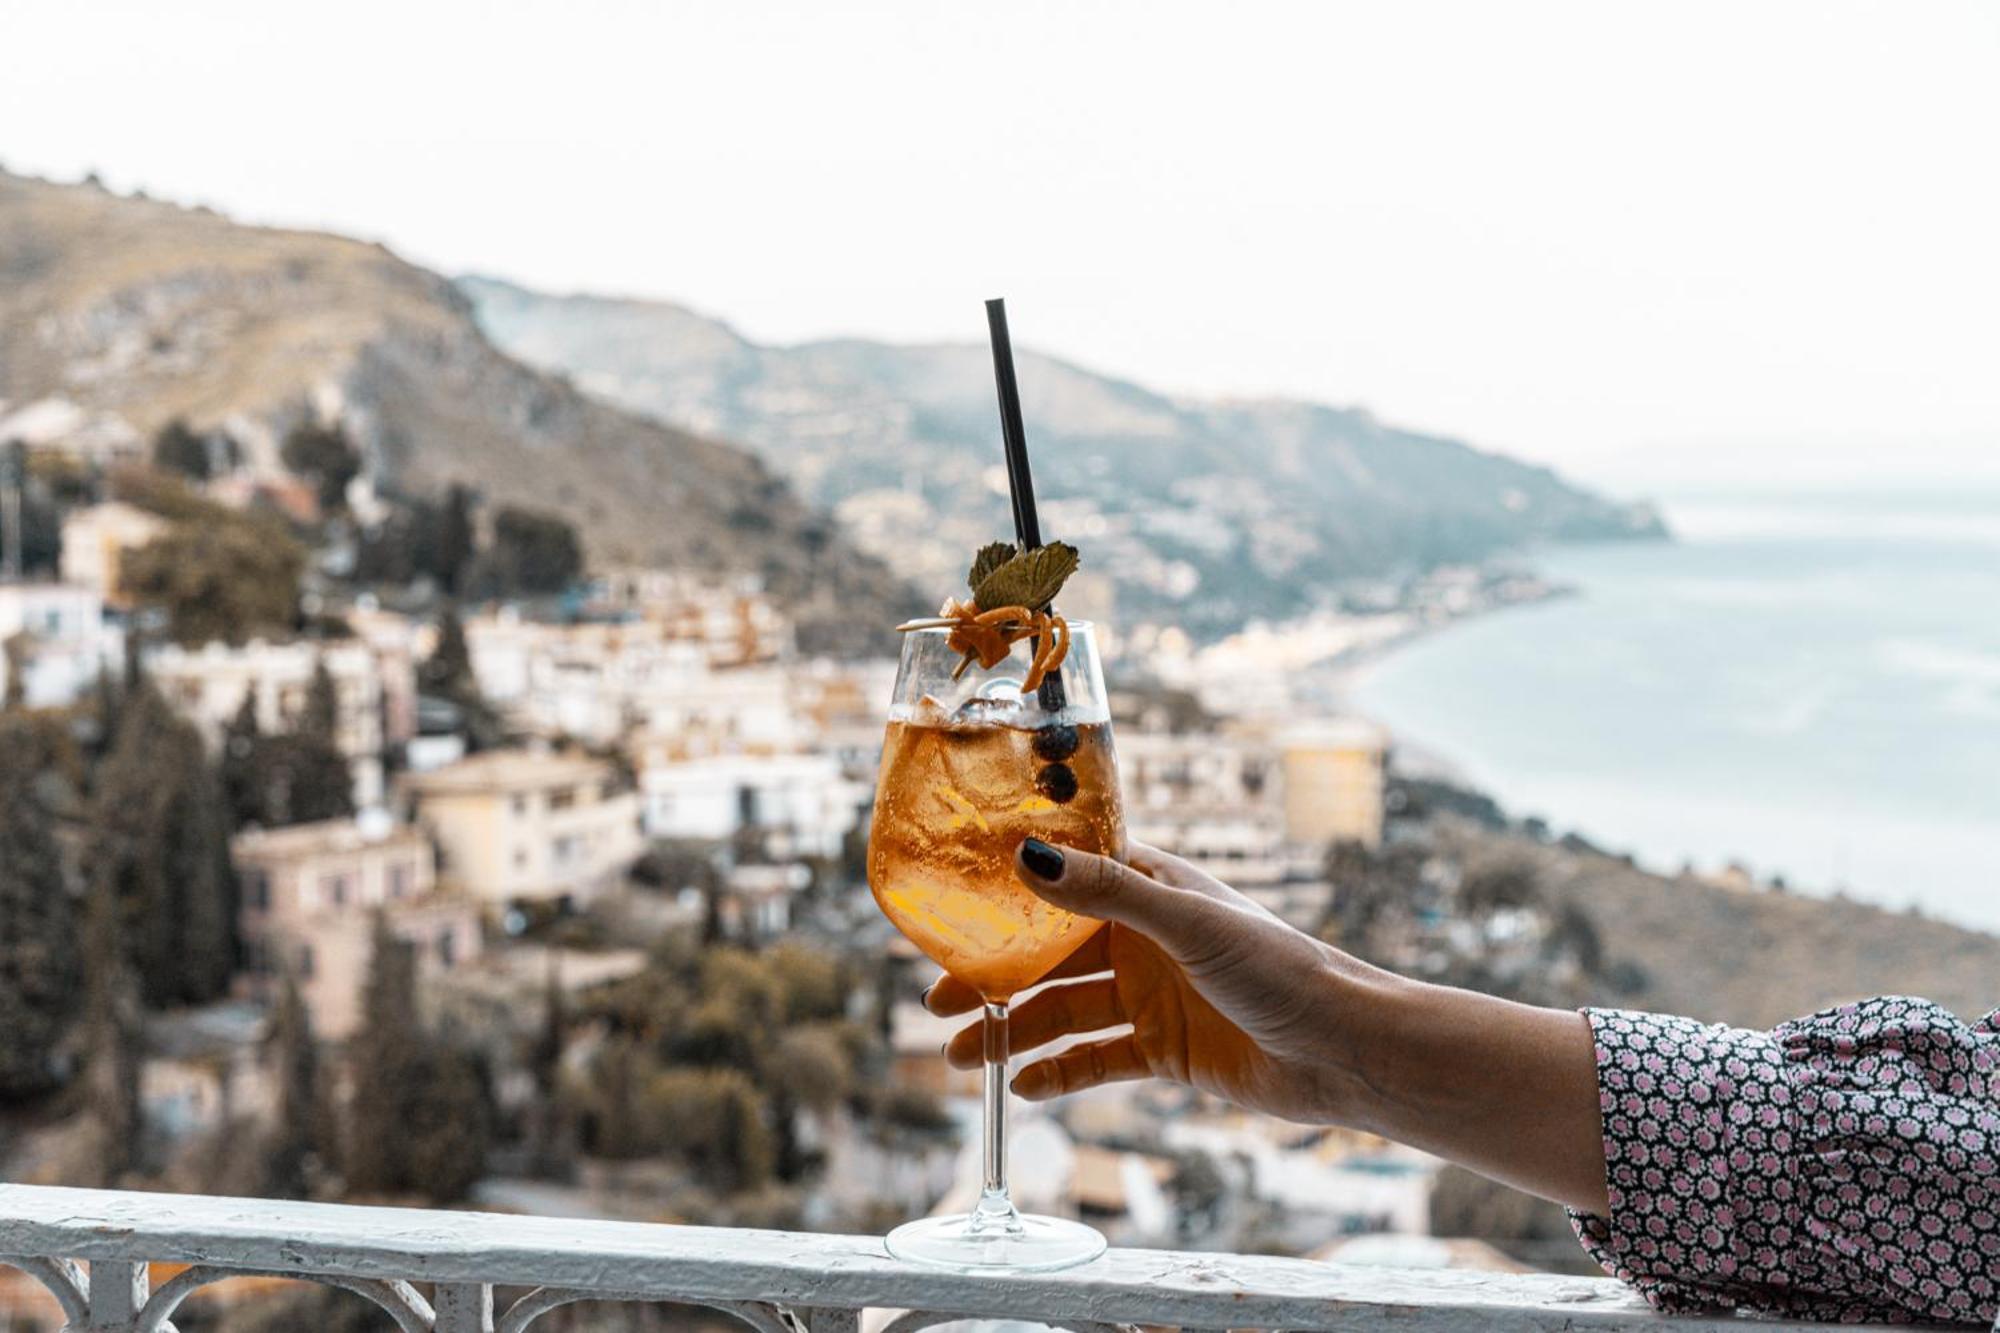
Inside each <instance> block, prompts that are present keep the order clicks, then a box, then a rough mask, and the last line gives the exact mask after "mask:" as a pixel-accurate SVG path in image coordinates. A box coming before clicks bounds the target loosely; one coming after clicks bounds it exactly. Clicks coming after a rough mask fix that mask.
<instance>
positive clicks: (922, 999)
mask: <svg viewBox="0 0 2000 1333" xmlns="http://www.w3.org/2000/svg"><path fill="white" fill-rule="evenodd" d="M936 989H937V983H936V982H935V981H933V982H932V983H931V984H930V985H928V986H926V987H924V993H923V994H922V995H919V996H918V997H917V1003H918V1004H920V1005H922V1006H924V1007H925V1008H926V1009H928V1008H929V1007H930V1003H931V992H932V991H934V990H936Z"/></svg>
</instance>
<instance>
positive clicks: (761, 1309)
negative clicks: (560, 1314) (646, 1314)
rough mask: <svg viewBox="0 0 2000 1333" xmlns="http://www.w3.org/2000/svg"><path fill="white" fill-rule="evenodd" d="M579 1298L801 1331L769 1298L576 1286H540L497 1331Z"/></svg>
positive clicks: (762, 1331) (763, 1331)
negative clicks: (686, 1310)
mask: <svg viewBox="0 0 2000 1333" xmlns="http://www.w3.org/2000/svg"><path fill="white" fill-rule="evenodd" d="M578 1301H616V1302H619V1303H628V1302H630V1303H638V1302H646V1303H650V1304H659V1305H693V1306H699V1307H701V1308H702V1309H704V1310H715V1311H718V1312H720V1313H722V1314H727V1315H734V1316H735V1317H736V1318H738V1319H741V1320H742V1321H743V1322H744V1323H746V1324H748V1325H750V1327H752V1328H754V1329H756V1330H757V1333H799V1325H798V1323H797V1321H796V1320H794V1319H793V1318H792V1317H791V1315H790V1314H789V1313H787V1312H786V1311H785V1310H784V1309H783V1307H781V1306H777V1305H772V1304H769V1303H767V1302H765V1301H680V1300H675V1299H674V1298H673V1297H672V1296H661V1295H657V1294H655V1293H652V1292H643V1291H592V1290H590V1289H588V1288H576V1287H537V1288H535V1289H534V1290H533V1291H531V1292H529V1293H528V1294H527V1295H525V1296H522V1297H521V1298H520V1299H518V1300H516V1301H515V1302H514V1303H513V1304H512V1305H510V1306H508V1307H507V1313H506V1314H504V1315H502V1316H501V1317H500V1320H499V1322H498V1323H496V1324H495V1325H494V1333H525V1330H526V1329H527V1327H528V1325H530V1324H532V1323H534V1322H535V1320H537V1319H539V1318H541V1317H542V1316H543V1315H545V1314H547V1313H548V1312H549V1311H551V1310H553V1309H556V1308H557V1307H559V1306H564V1305H574V1304H576V1303H577V1302H578Z"/></svg>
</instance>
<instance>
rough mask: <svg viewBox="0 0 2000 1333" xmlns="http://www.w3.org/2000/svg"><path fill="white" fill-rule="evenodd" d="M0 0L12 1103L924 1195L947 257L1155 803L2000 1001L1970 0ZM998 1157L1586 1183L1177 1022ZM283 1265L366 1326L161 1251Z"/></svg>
mask: <svg viewBox="0 0 2000 1333" xmlns="http://www.w3.org/2000/svg"><path fill="white" fill-rule="evenodd" d="M7 46H8V49H9V53H10V56H11V59H9V60H8V62H7V72H6V75H5V77H4V79H0V640H4V645H5V653H4V659H0V680H4V712H0V1031H5V1032H6V1033H7V1040H6V1042H5V1044H4V1048H0V1179H6V1180H16V1181H35V1182H48V1183H71V1184H85V1185H112V1184H117V1185H122V1186H126V1187H135V1188H159V1189H175V1190H191V1191H202V1192H214V1193H234V1194H264V1195H272V1196H281V1197H292V1198H314V1199H329V1200H375V1201H392V1202H400V1203H413V1204H439V1205H451V1206H460V1205H463V1206H476V1207H479V1208H484V1209H491V1210H500V1211H521V1212H531V1213H543V1214H551V1215H557V1216H610V1217H623V1218H633V1219H642V1220H672V1221H692V1222H704V1223H717V1224H725V1225H759V1226H764V1225H769V1226H783V1227H797V1228H807V1229H823V1230H846V1231H863V1232H873V1231H879V1230H882V1229H884V1228H886V1227H887V1226H889V1225H891V1224H892V1223H894V1222H897V1221H900V1220H903V1219H905V1218H908V1217H912V1216H917V1215H921V1214H923V1213H925V1212H928V1211H931V1210H933V1209H942V1208H949V1207H951V1206H953V1205H954V1204H960V1203H962V1201H963V1199H964V1198H965V1196H966V1194H967V1191H969V1190H972V1189H975V1188H976V1184H977V1179H976V1177H977V1164H976V1162H974V1161H973V1160H972V1158H973V1154H974V1153H975V1152H976V1142H977V1136H976V1133H975V1132H974V1131H975V1128H976V1105H975V1104H974V1100H973V1096H972V1094H973V1093H974V1091H975V1089H973V1088H972V1087H971V1085H970V1084H968V1083H966V1082H964V1081H962V1080H961V1079H960V1078H959V1077H958V1076H956V1075H952V1074H950V1073H949V1072H948V1071H947V1070H946V1069H945V1067H944V1065H943V1062H942V1060H941V1059H940V1057H939V1056H938V1045H939V1042H940V1041H941V1040H942V1038H943V1037H944V1036H945V1035H946V1030H945V1029H944V1028H943V1027H942V1026H941V1025H940V1024H938V1023H937V1022H935V1021H934V1020H931V1019H929V1018H928V1017H927V1016H926V1015H925V1014H924V1013H923V1012H922V1010H921V1009H919V1008H918V1006H917V1004H916V996H917V994H918V992H919V990H920V989H921V988H922V986H923V985H924V984H926V983H927V982H928V981H929V980H930V978H931V975H932V969H931V968H930V967H929V965H928V964H927V963H925V962H924V960H922V959H921V958H920V957H918V956H916V955H915V954H914V953H913V952H912V951H911V950H910V949H909V947H908V946H907V945H905V944H903V943H902V941H901V940H900V939H899V938H898V937H897V936H896V935H895V934H894V933H893V932H892V931H891V930H890V929H889V927H888V926H887V924H886V923H885V922H883V921H882V920H881V918H880V917H879V915H878V914H877V913H876V911H875V909H874V906H873V903H872V901H871V899H870V897H869V895H868V891H867V887H866V885H865V883H864V882H863V878H862V857H863V851H864V848H865V845H866V839H867V832H868V819H869V807H870V804H871V801H872V797H873V790H874V780H875V771H874V770H875V762H876V757H877V752H878V749H879V745H880V740H881V728H882V724H883V718H884V706H885V704H886V701H887V699H888V693H889V686H890V682H891V679H892V677H893V671H894V661H893V657H894V653H895V651H896V648H897V644H896V641H895V636H894V635H893V633H891V626H892V625H893V624H895V623H896V622H897V621H898V620H901V619H903V618H904V617H905V616H906V615H908V614H912V613H916V612H922V611H925V610H927V609H930V608H932V607H934V606H935V605H936V604H937V603H938V602H940V601H941V600H942V599H943V598H944V597H945V596H946V595H950V594H957V593H959V592H961V591H962V589H961V584H962V580H963V576H964V569H965V565H966V563H967V561H968V559H969V557H970V554H971V552H972V551H973V550H975V549H976V548H977V547H978V546H979V545H981V544H983V543H985V542H987V541H990V540H994V539H996V538H1003V537H1005V536H1006V535H1007V533H1008V531H1009V522H1008V514H1007V502H1006V480H1005V472H1004V468H1003V466H1002V457H1001V451H1000V445H999V431H998V422H997V416H996V412H995V408H994V392H993V384H992V374H991V362H990V358H989V355H988V352H987V349H986V347H985V345H984V342H983V337H984V325H983V320H982V312H981V310H980V304H979V303H980V301H981V300H982V299H983V298H985V297H988V296H994V295H1004V296H1006V297H1007V298H1008V299H1009V305H1010V310H1011V313H1012V318H1013V329H1014V338H1015V342H1016V346H1017V349H1019V355H1020V381H1021V388H1022V393H1023V397H1024V402H1025V410H1026V417H1027V430H1028V441H1029V447H1030V450H1031V452H1032V454H1033V457H1034V459H1035V466H1036V472H1037V481H1038V485H1039V491H1040V495H1041V500H1042V509H1043V526H1044V530H1045V531H1046V532H1047V533H1049V534H1050V535H1051V536H1054V537H1061V538H1063V539H1065V540H1069V541H1071V542H1073V543H1075V544H1076V545H1077V546H1078V547H1080V548H1081V550H1082V552H1083V561H1084V563H1083V569H1082V572H1080V573H1079V574H1078V575H1077V576H1076V578H1075V579H1074V580H1073V581H1072V582H1071V584H1070V585H1069V588H1068V590H1067V591H1066V592H1065V594H1064V609H1065V610H1066V611H1067V612H1069V613H1070V614H1071V615H1073V616H1087V617H1089V618H1092V619H1094V620H1096V621H1098V622H1099V623H1100V624H1101V625H1103V626H1105V627H1106V628H1107V637H1108V640H1109V646H1110V650H1111V651H1110V658H1109V664H1110V673H1111V676H1112V685H1113V690H1114V694H1115V696H1116V726H1117V731H1118V736H1117V746H1118V751H1119V758H1120V764H1121V769H1122V772H1123V777H1124V782H1125V786H1126V797H1127V809H1128V815H1129V819H1130V824H1131V831H1132V833H1133V835H1134V836H1137V837H1140V838H1143V839H1145V840H1147V841H1150V842H1154V843H1157V844H1160V845H1162V846H1165V847H1168V848H1170V849H1172V850H1176V851H1178V852H1180V853H1181V854H1183V855H1186V856H1188V857H1190V858H1192V859H1194V860H1196V861H1197V862H1199V863H1201V864H1203V865H1205V866H1207V867H1209V868H1210V869H1212V870H1214V871H1215V872H1216V873H1217V874H1218V875H1220V876H1221V877H1223V878H1224V879H1226V880H1228V881H1229V882H1231V883H1233V884H1235V885H1237V886H1238V887H1239V888H1241V889H1243V890H1244V891H1245V892H1247V893H1250V894H1252V895H1254V896H1256V897H1258V898H1259V899H1260V900H1261V901H1263V902H1265V903H1267V904H1268V905H1270V906H1271V907H1272V908H1273V909H1274V910H1276V911H1278V912H1280V913H1282V914H1283V915H1285V916H1286V917H1287V918H1288V919H1290V920H1292V921H1293V922H1295V923H1297V924H1298V925H1300V926H1301V927H1302V928H1304V929H1307V930H1310V931H1313V932H1315V933H1318V934H1320V935H1322V936H1324V937H1325V938H1327V939H1329V940H1332V941H1335V942H1337V943H1338V944H1340V945H1341V946H1342V947H1343V948H1347V949H1349V950H1352V951H1354V952H1356V953H1358V954H1361V955H1362V956H1365V957H1368V958H1370V959H1372V960H1375V961H1377V962H1380V963H1383V964H1384V965H1387V966H1391V967H1394V968H1398V969H1401V970H1403V971H1406V972H1410V973H1413V974H1417V975H1421V976H1425V977H1430V978H1434V979H1437V980H1442V981H1448V982H1452V983H1455V984H1460V985H1468V986H1475V987H1479V988H1481V989H1486V990H1490V991H1494V992H1497V993H1502V994H1506V995H1511V996H1516V997H1519V998H1522V999H1526V1000H1530V1001H1535V1002H1541V1003H1550V1004H1564V1005H1570V1004H1587V1003H1588V1004H1614V1005H1621V1006H1626V1007H1632V1008H1654V1009H1664V1010H1671V1011H1676V1012H1682V1013H1689V1014H1694V1015H1696V1016H1699V1017H1701V1018H1704V1019H1711V1020H1718V1021H1729V1022H1733V1023H1739V1024H1745V1025H1764V1024H1769V1023H1771V1022H1774V1021H1777V1020H1779V1019H1782V1018H1785V1017H1789V1016H1792V1015H1795V1014H1798V1013H1803V1012H1806V1011H1809V1010H1811V1009H1813V1008H1816V1007H1819V1006H1821V1005H1824V1004H1828V1003H1833V1002H1837V1001H1840V1000H1844V999H1850V998H1854V997H1857V996H1862V995H1867V994H1875V993H1883V992H1894V991H1915V992H1919V993H1922V994H1925V995H1928V996H1930V997H1932V998H1934V999H1937V1000H1939V1001H1941V1002H1943V1003H1945V1004H1947V1005H1949V1006H1951V1007H1953V1008H1955V1009H1957V1010H1958V1011H1959V1012H1961V1013H1963V1014H1967V1015H1975V1014H1977V1013H1979V1012H1983V1011H1984V1010H1985V1009H1987V1008H1990V1007H1991V1006H1992V1005H1994V1004H1995V1003H2000V987H1996V985H1995V982H1994V978H1995V977H2000V939H1996V938H1995V936H1994V935H1993V934H1992V932H1993V931H1994V930H1995V929H2000V893H1996V892H1995V890H1996V889H2000V870H1996V866H2000V781H1996V779H2000V768H1996V761H1995V756H1996V755H2000V615H1996V614H1995V608H1996V605H2000V376H1996V375H1995V374H1994V373H1993V367H1994V366H1995V365H1996V364H2000V330H1996V326H1995V324H1994V322H1993V318H1992V312H1993V311H1994V310H1995V309H1996V308H2000V250H1996V249H1995V247H1994V245H1993V243H1992V238H1993V237H1994V236H1995V235H1996V234H2000V176H1996V175H1995V173H1994V172H1993V171H1992V170H1991V169H1990V164H1991V162H1992V161H1993V160H1994V158H1995V154H1996V148H2000V144H1996V127H2000V83H1996V81H1995V80H1994V79H1993V78H1992V77H1991V72H1992V70H1993V68H1994V62H1995V57H1996V56H2000V16H1997V15H1996V13H1995V11H1994V10H1993V9H1991V8H1990V7H1987V6H1983V5H1978V4H1971V3H1964V4H1953V3H1940V4H1934V5H1926V6H1922V7H1917V8H1912V7H1899V8H1890V7H1883V6H1876V5H1868V4H1846V3H1835V4H1823V3H1817V4H1784V3H1778V4H1768V5H1760V6H1756V7H1752V8H1747V9H1746V8H1744V7H1740V6H1730V5H1712V4H1694V5H1687V4H1683V5H1676V6H1673V7H1671V8H1668V7H1615V8H1607V7H1604V6H1600V5H1591V4H1582V3H1578V4H1567V3H1529V4H1521V5H1509V6H1500V7H1496V6H1488V5H1479V4H1474V3H1414V4H1399V5H1394V6H1390V5H1315V6H1305V5H1277V4H1251V5H1232V6H1228V7H1220V6H1201V5H1190V4H1177V3H1174V4H1162V3H1151V4H1145V5H1140V4H1125V3H1105V4H1096V5H1090V6H1076V5H1054V4H1017V5H1011V6H1008V7H1006V8H1005V9H1004V10H993V9H975V8H973V7H969V6H953V5H934V4H924V3H914V2H912V3H899V4H856V5H845V6H823V5H808V4H790V3H775V2H763V0H760V2H758V3H746V4H728V5H724V4H675V5H653V4H636V3H635V4H612V3H602V4H572V5H566V6H560V7H558V6H554V5H470V4H429V5H423V6H408V5H399V6H392V5H383V4H372V3H355V4H349V5H345V6H342V7H340V9H339V10H338V11H333V10H326V9H319V8H300V7H296V6H293V7H278V8H275V9H274V8H273V7H271V6H268V5H250V4H225V3H193V4H182V5H176V6H148V5H138V4H108V3H106V4H90V5H74V6H38V7H32V8H29V9H27V10H24V11H22V12H19V13H15V14H12V15H10V16H9V19H8V23H7ZM412 1014H415V1015H417V1016H418V1019H417V1021H415V1022H412V1021H410V1015H412ZM1014 1160H1015V1171H1016V1177H1017V1179H1016V1192H1017V1197H1019V1198H1020V1199H1021V1201H1022V1202H1023V1204H1024V1205H1027V1206H1032V1207H1034V1208H1037V1209H1042V1210H1049V1211H1056V1212H1062V1213H1067V1214H1070V1215H1075V1216H1081V1217H1084V1218H1086V1219H1088V1220H1090V1221H1092V1222H1093V1223H1094V1224H1095V1225H1098V1226H1099V1227H1101V1228H1102V1229H1103V1230H1105V1231H1106V1232H1107V1233H1108V1234H1109V1235H1110V1236H1111V1237H1112V1239H1113V1242H1114V1243H1117V1244H1131V1245H1149V1246H1169V1247H1180V1248H1195V1249H1214V1250H1227V1251H1239V1252H1271V1253H1283V1254H1294V1255H1313V1256H1319V1257H1338V1258H1341V1259H1344V1260H1353V1261H1359V1262H1383V1263H1396V1264H1418V1265H1436V1266H1469V1267H1484V1268H1499V1269H1508V1268H1519V1267H1534V1268H1556V1269H1575V1270H1578V1271H1581V1269H1582V1267H1583V1262H1582V1259H1581V1255H1580V1252H1579V1251H1578V1250H1577V1249H1576V1248H1575V1246H1574V1244H1573V1242H1572V1241H1570V1240H1569V1238H1568V1230H1567V1227H1566V1225H1565V1224H1564V1222H1563V1220H1562V1218H1561V1215H1560V1213H1559V1211H1558V1210H1556V1209H1554V1208H1553V1207H1550V1206H1547V1205H1544V1204H1540V1203H1538V1202H1536V1201H1534V1200H1530V1199H1527V1198H1526V1197H1524V1196H1521V1195H1517V1194H1514V1193H1512V1192H1511V1191H1507V1190H1505V1189H1502V1188H1500V1187H1497V1186H1492V1185H1487V1184H1484V1183H1482V1182H1480V1181H1478V1180H1477V1179H1475V1178H1473V1177H1471V1176H1469V1175H1467V1174H1465V1173H1462V1172H1459V1171H1456V1170H1449V1169H1440V1167H1439V1165H1438V1164H1437V1163H1436V1162H1434V1161H1432V1160H1430V1159H1427V1158H1425V1157H1423V1156H1422V1155H1420V1154H1415V1153H1412V1152H1408V1151H1405V1150H1402V1149H1400V1148H1396V1147H1394V1146H1392V1145H1388V1144H1385V1143H1383V1142H1380V1141H1378V1140H1373V1139H1370V1138H1368V1137H1367V1136H1363V1135H1357V1134H1351V1133H1347V1132H1344V1131H1339V1130H1321V1129H1308V1128H1303V1127H1299V1126H1293V1125H1286V1124H1281V1123H1278V1122H1275V1121H1270V1120H1266V1119H1263V1118H1261V1117H1256V1116H1249V1115H1244V1114H1241V1113H1238V1112H1234V1111H1232V1110H1231V1109H1229V1108H1228V1107H1226V1106H1222V1105H1218V1104H1215V1103H1212V1102H1210V1101H1208V1100H1206V1099H1204V1098H1201V1097H1198V1096H1194V1095H1190V1094H1185V1093H1181V1092H1177V1091H1172V1090H1167V1089H1162V1088H1154V1087H1146V1086H1134V1085H1126V1086H1123V1087H1118V1088H1111V1089H1104V1090H1101V1091H1099V1092H1096V1093H1092V1094H1089V1095H1087V1096H1083V1097H1079V1098H1073V1099H1071V1100H1069V1101H1068V1102H1066V1103H1062V1104H1058V1105H1056V1106H1053V1107H1049V1108H1041V1109H1037V1110H1033V1111H1029V1112H1027V1113H1025V1114H1024V1115H1022V1116H1021V1117H1020V1119H1019V1122H1018V1123H1017V1126H1016V1149H1015V1154H1014ZM565 1315H567V1316H568V1317H569V1318H570V1319H571V1323H570V1325H569V1326H570V1327H575V1328H587V1327H588V1328H594V1327H624V1326H626V1324H625V1323H624V1322H623V1321H624V1320H626V1319H627V1318H630V1319H632V1320H645V1321H651V1322H649V1323H646V1324H644V1325H638V1324H635V1325H632V1326H635V1327H636V1326H646V1327H651V1326H655V1325H657V1326H662V1327H665V1326H676V1325H675V1321H676V1320H679V1319H686V1318H688V1316H685V1315H675V1314H673V1313H672V1312H660V1311H635V1312H629V1313H628V1314H620V1315H617V1316H616V1317H615V1318H616V1320H617V1321H618V1322H615V1323H612V1324H605V1323H604V1322H603V1321H605V1320H609V1319H613V1318H614V1316H613V1315H611V1314H607V1313H605V1312H603V1311H590V1310H587V1309H586V1310H581V1311H568V1312H559V1313H558V1314H556V1315H551V1316H550V1317H549V1318H550V1320H551V1321H559V1320H560V1319H561V1318H563V1317H564V1316H565ZM301 1318H312V1319H316V1320H318V1321H320V1324H321V1325H322V1326H331V1327H350V1326H351V1327H354V1328H365V1327H370V1326H371V1325H370V1324H369V1323H368V1320H369V1319H370V1318H371V1316H370V1314H369V1307H365V1306H364V1305H363V1303H361V1302H360V1301H358V1300H354V1299H352V1298H350V1297H347V1296H342V1295H338V1294H327V1293H322V1292H318V1291H310V1292H302V1291H300V1290H298V1289H295V1288H291V1287H287V1286H285V1285H284V1284H277V1283H272V1284H259V1283H249V1282H235V1283H226V1284H221V1285H218V1286H215V1287H211V1288H208V1289H206V1290H205V1292H204V1294H203V1295H202V1296H201V1297H199V1298H198V1299H196V1300H194V1301H191V1302H190V1303H189V1305H188V1306H187V1307H185V1308H184V1310H183V1312H182V1314H181V1315H180V1316H179V1317H178V1322H179V1323H180V1326H181V1327H182V1328H184V1329H186V1328H195V1327H201V1328H220V1329H229V1330H250V1329H262V1328H275V1327H285V1326H290V1325H291V1324H293V1323H295V1322H296V1321H297V1320H299V1319H301ZM593 1321H595V1322H593ZM58 1322H59V1316H58V1315H57V1313H56V1312H55V1311H54V1310H53V1308H52V1307H51V1306H49V1305H48V1304H47V1302H46V1298H45V1297H44V1296H43V1295H42V1294H41V1289H40V1288H39V1287H36V1286H34V1285H32V1284H31V1283H28V1282H27V1281H26V1280H25V1279H21V1280H16V1279H15V1277H14V1276H13V1275H12V1274H11V1270H10V1271H9V1272H7V1273H4V1274H0V1326H5V1327H16V1326H18V1327H30V1328H31V1327H37V1326H41V1325H46V1326H48V1327H51V1328H52V1327H54V1326H55V1325H56V1324H57V1323H58Z"/></svg>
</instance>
